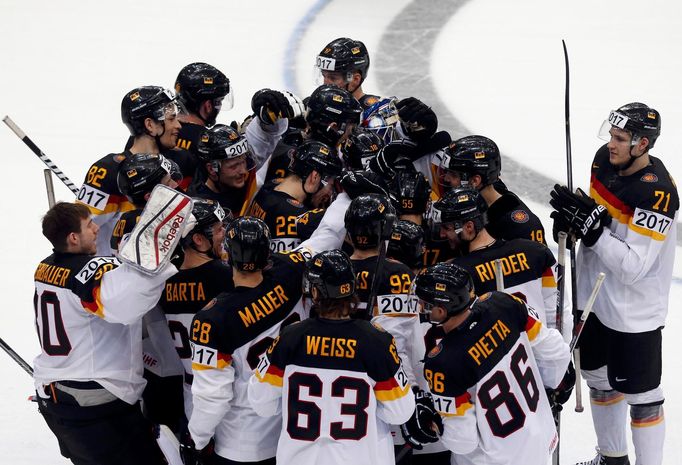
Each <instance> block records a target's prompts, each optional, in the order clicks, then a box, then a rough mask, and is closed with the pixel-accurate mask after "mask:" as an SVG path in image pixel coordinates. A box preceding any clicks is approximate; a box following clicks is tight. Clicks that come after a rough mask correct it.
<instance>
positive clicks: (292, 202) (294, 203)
mask: <svg viewBox="0 0 682 465" xmlns="http://www.w3.org/2000/svg"><path fill="white" fill-rule="evenodd" d="M287 202H289V203H290V204H291V205H293V206H294V207H296V208H303V204H302V203H301V202H299V201H298V200H296V199H287Z"/></svg>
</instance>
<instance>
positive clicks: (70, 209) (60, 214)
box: [43, 202, 90, 252]
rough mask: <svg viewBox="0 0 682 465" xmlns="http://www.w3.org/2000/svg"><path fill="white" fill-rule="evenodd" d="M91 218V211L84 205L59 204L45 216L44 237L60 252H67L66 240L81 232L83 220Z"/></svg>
mask: <svg viewBox="0 0 682 465" xmlns="http://www.w3.org/2000/svg"><path fill="white" fill-rule="evenodd" d="M89 217H90V210H88V207H86V206H85V205H84V204H82V203H70V202H57V203H56V204H55V205H54V206H53V207H52V208H50V209H49V210H48V211H47V213H45V216H43V236H45V237H47V239H48V240H49V241H50V242H51V243H52V246H53V247H54V249H55V250H56V251H58V252H63V251H65V250H66V238H67V236H68V235H69V234H71V233H72V232H74V233H80V232H81V220H84V219H86V218H89Z"/></svg>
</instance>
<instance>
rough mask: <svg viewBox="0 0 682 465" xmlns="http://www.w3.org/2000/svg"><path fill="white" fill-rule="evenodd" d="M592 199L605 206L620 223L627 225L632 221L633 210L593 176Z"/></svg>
mask: <svg viewBox="0 0 682 465" xmlns="http://www.w3.org/2000/svg"><path fill="white" fill-rule="evenodd" d="M590 197H592V198H593V199H594V200H595V201H596V202H597V203H598V204H600V205H603V206H605V207H606V209H607V210H608V212H609V215H611V217H612V218H613V219H614V220H616V221H618V222H619V223H623V224H627V223H629V222H630V220H631V219H632V213H633V211H632V208H630V207H628V206H627V205H625V204H624V203H623V201H622V200H620V199H619V198H618V197H616V196H615V195H613V194H612V193H611V192H609V191H608V189H607V188H606V187H605V186H604V185H603V184H602V183H601V182H599V180H598V179H597V178H596V177H595V176H594V175H592V179H591V181H590Z"/></svg>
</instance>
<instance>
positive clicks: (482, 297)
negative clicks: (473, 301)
mask: <svg viewBox="0 0 682 465" xmlns="http://www.w3.org/2000/svg"><path fill="white" fill-rule="evenodd" d="M491 295H492V292H486V293H485V294H483V295H482V296H480V297H479V298H478V301H479V302H484V301H486V300H488V299H489V298H490V296H491Z"/></svg>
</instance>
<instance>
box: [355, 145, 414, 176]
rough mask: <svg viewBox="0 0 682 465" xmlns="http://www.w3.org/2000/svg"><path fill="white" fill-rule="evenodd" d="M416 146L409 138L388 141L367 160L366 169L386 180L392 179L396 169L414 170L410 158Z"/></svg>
mask: <svg viewBox="0 0 682 465" xmlns="http://www.w3.org/2000/svg"><path fill="white" fill-rule="evenodd" d="M416 147H417V146H416V144H415V143H414V142H412V141H409V140H402V141H395V142H390V143H388V144H387V145H385V146H384V147H382V148H381V150H379V153H377V156H376V157H374V158H372V159H371V160H370V161H369V164H368V165H367V169H368V170H370V171H373V172H375V173H377V174H379V175H381V177H383V178H384V179H385V180H387V181H390V180H391V179H393V177H394V176H395V174H396V172H397V171H401V170H409V171H414V170H415V168H414V165H413V164H412V159H413V156H414V152H415V150H416Z"/></svg>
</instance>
